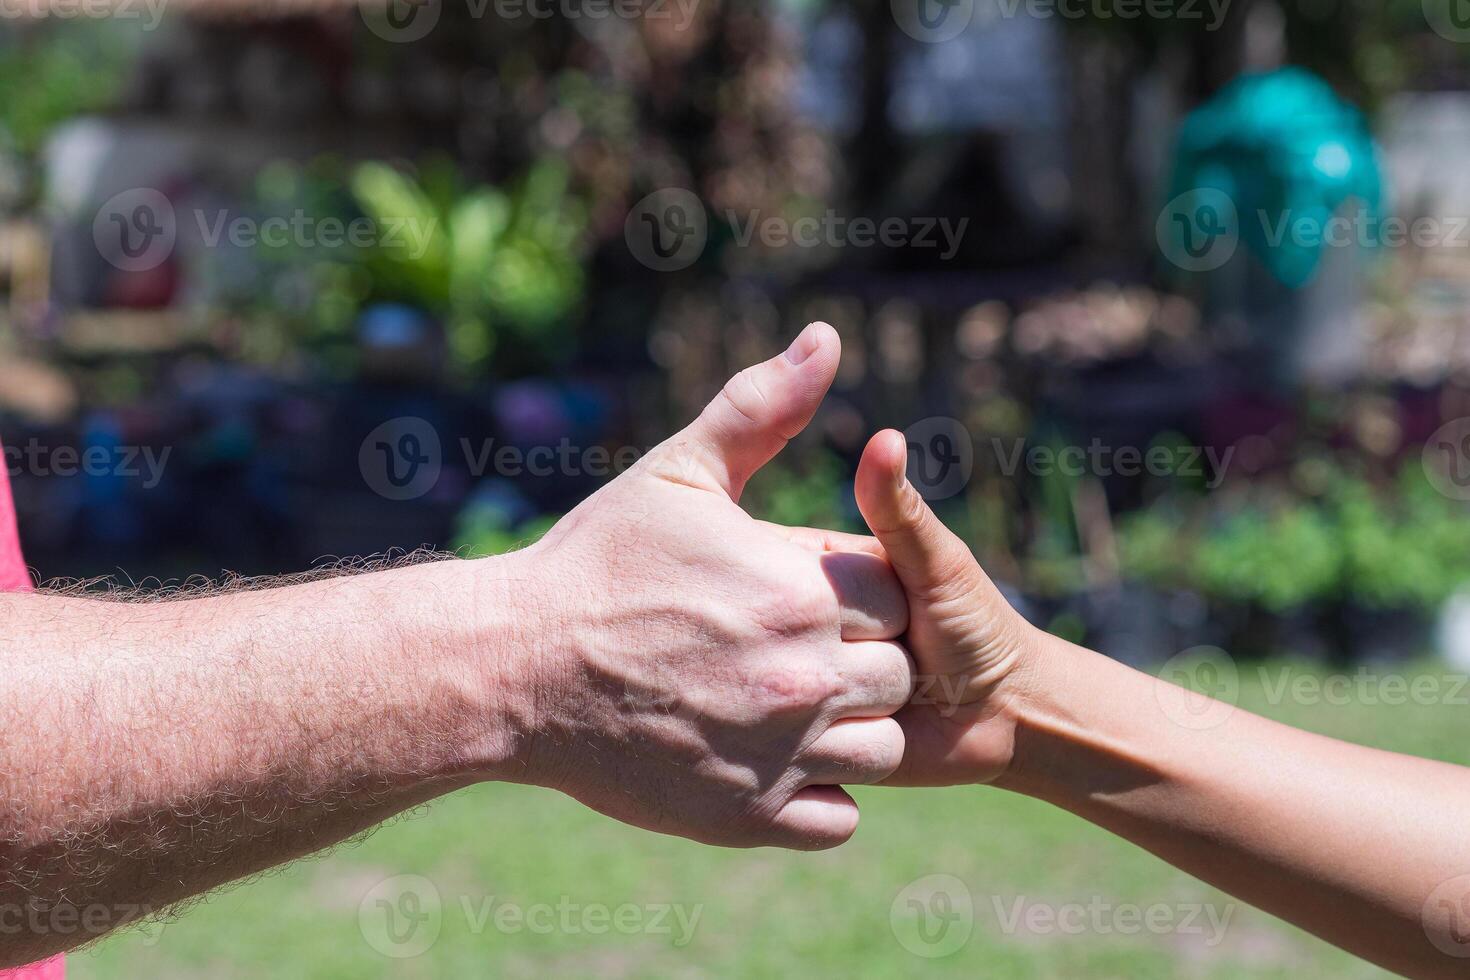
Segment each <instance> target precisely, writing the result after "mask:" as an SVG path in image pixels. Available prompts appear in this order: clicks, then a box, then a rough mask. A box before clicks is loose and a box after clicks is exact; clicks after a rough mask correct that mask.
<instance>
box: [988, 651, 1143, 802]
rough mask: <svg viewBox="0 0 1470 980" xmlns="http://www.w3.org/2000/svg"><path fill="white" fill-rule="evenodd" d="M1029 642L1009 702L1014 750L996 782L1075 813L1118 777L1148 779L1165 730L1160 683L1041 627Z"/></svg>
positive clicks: (1104, 790)
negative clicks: (1159, 727) (1162, 728)
mask: <svg viewBox="0 0 1470 980" xmlns="http://www.w3.org/2000/svg"><path fill="white" fill-rule="evenodd" d="M1033 629H1034V628H1033ZM1030 646H1031V649H1030V655H1029V656H1028V657H1027V658H1026V660H1025V666H1024V668H1023V669H1022V670H1021V671H1020V672H1019V674H1018V676H1017V677H1016V678H1015V680H1016V682H1017V683H1016V685H1015V690H1014V693H1013V696H1012V698H1011V700H1010V702H1009V711H1010V713H1011V717H1012V719H1013V724H1014V750H1013V753H1012V757H1011V760H1010V764H1009V765H1008V766H1007V767H1006V770H1005V772H1004V774H1003V776H1002V777H1001V778H1000V779H998V780H996V782H995V785H997V786H1000V787H1001V788H1004V789H1007V790H1011V791H1013V792H1017V793H1021V794H1023V795H1026V796H1032V797H1036V798H1038V799H1043V800H1046V801H1048V802H1051V803H1054V804H1057V805H1059V806H1062V807H1065V808H1067V809H1073V810H1075V809H1077V808H1078V807H1079V806H1081V805H1083V804H1084V803H1085V801H1086V800H1087V799H1089V798H1091V797H1092V796H1094V795H1095V794H1097V793H1099V792H1107V791H1108V787H1109V786H1111V785H1112V784H1113V783H1114V782H1115V781H1118V780H1122V781H1124V782H1127V781H1128V780H1131V779H1137V780H1144V781H1147V780H1148V779H1149V777H1150V773H1151V772H1152V766H1151V765H1150V764H1149V763H1148V762H1147V761H1146V760H1147V759H1149V758H1150V753H1151V749H1150V745H1151V743H1152V742H1153V740H1155V739H1156V738H1160V737H1162V736H1163V735H1167V734H1168V733H1167V732H1165V733H1160V732H1159V731H1158V730H1157V722H1158V720H1159V719H1158V718H1157V717H1156V716H1157V715H1158V714H1159V705H1158V700H1157V696H1156V692H1155V691H1154V686H1155V685H1156V684H1157V683H1158V682H1157V681H1156V680H1155V679H1154V678H1151V677H1149V676H1147V675H1145V674H1142V673H1139V672H1138V671H1136V670H1133V669H1132V668H1130V667H1127V666H1124V665H1123V664H1120V663H1118V662H1116V661H1114V660H1111V659H1109V658H1108V657H1106V656H1104V655H1102V654H1100V653H1096V652H1094V651H1092V650H1087V649H1084V648H1083V647H1079V646H1077V645H1076V644H1073V643H1070V642H1068V641H1066V640H1063V639H1061V638H1059V637H1056V636H1052V635H1050V634H1048V633H1045V632H1044V631H1042V630H1040V629H1034V634H1033V636H1032V638H1031V640H1030ZM1153 775H1157V773H1153Z"/></svg>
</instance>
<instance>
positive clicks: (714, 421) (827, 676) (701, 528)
mask: <svg viewBox="0 0 1470 980" xmlns="http://www.w3.org/2000/svg"><path fill="white" fill-rule="evenodd" d="M840 356H841V347H840V341H839V340H838V337H837V333H836V331H834V330H833V329H832V328H831V327H830V326H827V325H826V324H813V325H811V326H810V327H808V328H807V329H806V330H805V331H804V332H803V333H802V334H801V336H800V337H798V338H797V339H796V341H795V342H794V343H793V344H792V345H791V347H790V349H789V350H787V351H786V352H785V353H783V354H781V355H779V356H777V357H775V358H773V359H772V360H770V361H767V362H765V363H764V364H760V365H757V366H755V367H752V368H749V369H748V370H746V371H744V372H742V373H741V374H739V375H737V376H736V377H735V378H734V379H732V380H731V381H730V382H729V384H728V385H726V386H725V389H724V390H723V391H722V392H721V393H720V395H719V396H718V397H717V398H716V399H715V400H714V402H712V403H711V404H710V405H709V407H708V408H706V409H705V411H704V413H703V414H702V415H701V416H700V417H699V419H698V420H696V421H695V422H694V423H693V424H692V425H691V426H689V428H687V429H685V430H684V431H683V432H681V433H680V434H678V435H677V436H675V437H674V438H672V439H670V440H669V441H668V442H666V443H664V444H663V445H661V446H659V447H658V448H657V449H655V450H654V451H653V452H651V453H650V454H649V455H648V456H647V457H645V458H644V459H643V460H642V461H640V462H639V464H638V465H637V466H635V467H634V468H633V469H631V470H630V471H629V472H627V473H626V474H624V475H623V476H622V477H621V478H620V479H618V480H616V481H614V482H613V483H611V484H609V485H608V486H607V487H605V488H603V489H602V490H601V491H600V492H598V493H597V494H596V495H594V496H593V497H591V498H590V499H588V500H587V501H586V502H585V503H584V504H583V505H582V506H580V507H578V508H577V509H576V510H575V511H574V512H573V513H572V514H570V515H569V516H568V517H567V518H566V519H565V520H563V521H562V522H561V523H560V524H558V525H557V526H556V527H555V528H554V529H553V530H552V532H551V533H550V534H549V535H547V537H546V538H545V539H544V540H543V541H541V542H540V543H539V544H537V545H536V546H534V547H532V548H530V549H528V550H527V551H525V552H522V553H520V554H519V555H517V556H516V557H515V559H514V561H515V562H516V563H517V564H518V566H519V569H518V577H520V578H521V580H522V581H524V582H526V584H527V585H529V586H531V589H530V590H529V591H530V592H531V593H532V594H533V595H534V596H535V599H534V601H533V602H532V603H531V609H530V611H529V613H528V615H529V617H530V622H529V623H528V624H526V625H527V629H526V631H525V636H526V637H527V639H526V643H527V646H528V649H527V651H526V654H525V656H526V662H525V664H524V665H523V668H522V669H523V672H524V671H529V673H530V676H532V677H534V684H533V685H532V687H531V689H530V693H529V700H528V702H527V703H526V704H525V705H523V708H522V713H524V714H525V715H526V716H527V717H528V718H529V719H530V723H529V725H528V726H527V727H528V728H529V730H530V732H531V733H532V734H531V735H529V736H528V737H527V739H526V742H527V748H526V749H525V751H524V753H523V762H524V766H525V772H524V776H523V777H522V778H523V779H524V780H525V781H527V782H533V783H537V784H540V785H545V786H550V787H553V788H555V789H558V790H561V791H563V792H565V793H568V794H570V795H571V796H573V797H575V798H576V799H578V800H580V801H581V802H583V803H585V804H586V805H588V806H590V807H592V808H594V809H596V810H599V811H601V812H603V813H606V814H608V815H610V816H613V817H616V818H618V819H620V820H623V821H626V822H627V823H630V824H633V825H635V826H638V827H643V828H646V829H649V830H655V831H660V832H664V833H669V834H677V835H679V836H683V837H689V838H692V839H694V840H697V841H701V842H705V843H712V844H722V845H728V846H736V847H750V846H761V845H777V846H783V847H790V848H800V849H818V848H826V847H832V846H835V845H838V844H841V843H842V842H844V841H846V840H847V839H848V838H849V837H850V836H851V835H852V834H853V832H854V830H855V829H856V827H857V821H858V813H857V807H856V805H855V804H854V803H853V801H852V799H851V797H849V796H848V795H847V794H846V793H845V792H844V791H843V790H842V789H841V788H840V786H841V784H844V783H877V782H881V781H882V780H884V779H886V778H887V777H888V776H889V775H890V774H892V773H893V771H894V770H895V769H896V768H897V766H898V765H899V762H900V760H901V759H902V757H903V753H904V739H903V734H902V732H901V730H900V728H899V726H898V724H897V722H895V721H893V720H892V718H891V717H890V716H891V715H892V714H893V713H894V712H895V711H897V710H898V709H899V708H900V707H902V706H903V705H904V704H905V702H906V701H907V700H908V698H909V695H910V692H911V686H912V665H911V661H910V660H909V657H908V655H907V654H906V652H905V651H904V649H903V648H902V647H900V646H899V645H898V644H897V643H895V642H893V640H894V639H895V638H896V637H898V636H900V635H901V634H902V633H903V632H904V630H905V629H906V628H907V625H908V623H907V604H906V602H905V599H904V595H903V591H902V589H901V588H900V586H899V584H898V581H897V579H896V578H895V577H894V575H893V573H892V570H891V569H890V568H889V566H888V563H887V562H886V561H884V560H883V559H882V558H880V557H878V556H876V555H872V554H849V553H843V552H840V551H834V550H828V549H829V547H831V545H830V543H829V542H830V541H835V540H840V539H837V538H832V539H825V538H823V537H822V536H821V535H810V534H803V533H800V532H788V531H784V530H782V529H780V528H776V527H772V526H769V525H765V524H762V523H759V522H757V521H755V520H753V519H752V518H751V517H750V516H749V515H747V514H746V513H745V512H744V511H742V510H741V509H740V507H739V506H738V501H739V499H740V494H741V490H742V488H743V487H744V485H745V483H746V481H747V480H748V479H749V478H750V476H751V475H752V474H754V473H755V471H756V470H758V469H759V468H760V467H761V466H763V465H765V464H766V463H767V462H768V461H769V460H770V459H771V458H772V457H774V456H775V455H776V454H777V453H779V452H780V451H781V449H782V448H783V447H784V446H785V445H786V443H787V441H788V440H790V439H791V438H792V437H793V436H795V435H796V434H797V433H799V432H801V430H802V429H803V428H804V427H805V426H806V425H807V423H808V422H809V421H810V420H811V418H812V416H813V415H814V414H815V412H816V410H817V407H818V405H819V404H820V402H821V400H822V398H823V397H824V396H825V394H826V392H827V389H828V388H829V387H830V385H831V383H832V379H833V377H834V376H835V374H836V371H837V363H838V360H839V358H840Z"/></svg>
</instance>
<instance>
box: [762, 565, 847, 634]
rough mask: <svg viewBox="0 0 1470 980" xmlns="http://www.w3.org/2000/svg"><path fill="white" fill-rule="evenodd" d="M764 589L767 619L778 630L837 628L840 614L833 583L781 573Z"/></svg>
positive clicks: (781, 631) (800, 630)
mask: <svg viewBox="0 0 1470 980" xmlns="http://www.w3.org/2000/svg"><path fill="white" fill-rule="evenodd" d="M764 592H765V594H766V596H767V597H768V599H767V600H766V601H767V608H766V617H765V619H766V622H767V623H768V624H769V626H770V627H771V628H772V629H773V630H775V631H776V632H778V633H783V634H790V633H802V632H806V631H808V630H811V629H814V628H827V627H835V626H836V624H837V622H838V619H839V616H840V614H841V610H840V609H839V608H838V605H837V598H836V596H835V595H834V594H833V593H832V588H831V586H830V585H829V584H828V583H827V582H826V580H825V578H823V577H821V576H813V575H785V576H779V577H777V578H775V579H774V580H772V581H770V582H768V583H767V584H766V585H765V587H764Z"/></svg>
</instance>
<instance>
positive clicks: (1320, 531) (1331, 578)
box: [1118, 464, 1470, 612]
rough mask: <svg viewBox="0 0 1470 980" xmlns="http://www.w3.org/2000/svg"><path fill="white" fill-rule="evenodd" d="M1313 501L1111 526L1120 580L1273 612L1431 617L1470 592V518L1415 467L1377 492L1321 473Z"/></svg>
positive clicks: (1182, 510)
mask: <svg viewBox="0 0 1470 980" xmlns="http://www.w3.org/2000/svg"><path fill="white" fill-rule="evenodd" d="M1326 465H1327V470H1326V474H1325V479H1324V481H1323V483H1324V486H1325V490H1324V492H1322V493H1321V494H1320V495H1318V496H1304V497H1298V498H1292V499H1289V500H1285V501H1282V500H1276V501H1274V502H1270V503H1267V502H1264V501H1259V500H1252V501H1249V502H1247V503H1245V504H1243V505H1241V504H1232V505H1230V506H1231V507H1233V509H1231V510H1228V511H1227V510H1226V509H1225V505H1221V504H1217V503H1216V502H1215V499H1214V498H1210V497H1198V498H1192V499H1190V500H1187V501H1186V500H1179V499H1173V500H1167V501H1164V502H1161V503H1159V504H1156V505H1155V506H1153V507H1150V508H1147V509H1145V510H1143V511H1140V512H1138V513H1137V514H1133V515H1131V516H1129V517H1127V518H1125V519H1124V520H1122V521H1120V522H1119V528H1118V542H1119V556H1120V560H1121V562H1122V566H1123V570H1124V574H1125V575H1126V576H1127V577H1129V578H1130V579H1133V580H1135V581H1140V582H1145V583H1148V584H1150V585H1154V586H1156V587H1159V588H1187V589H1194V590H1197V591H1199V592H1201V593H1203V594H1205V595H1208V596H1210V597H1211V598H1214V599H1218V600H1221V601H1226V602H1232V603H1249V604H1255V605H1259V606H1261V607H1263V608H1265V609H1268V610H1271V611H1273V612H1285V611H1287V610H1290V609H1294V608H1298V607H1301V606H1305V605H1310V604H1313V603H1318V602H1326V601H1335V602H1343V601H1345V602H1352V603H1355V604H1357V605H1360V606H1364V607H1366V608H1370V609H1382V610H1395V609H1402V610H1421V611H1432V610H1434V609H1435V608H1437V607H1438V606H1439V604H1440V603H1442V602H1443V601H1444V600H1445V599H1446V598H1448V597H1449V596H1450V595H1451V594H1453V593H1454V592H1455V591H1456V590H1457V589H1459V588H1461V587H1463V586H1464V585H1465V584H1466V583H1467V582H1470V513H1467V512H1466V509H1465V506H1464V505H1463V504H1461V503H1459V502H1457V501H1453V500H1448V499H1446V498H1445V497H1443V496H1441V495H1439V494H1438V493H1436V492H1435V491H1434V489H1433V487H1431V486H1430V485H1429V484H1428V482H1427V481H1426V480H1425V479H1424V476H1423V474H1422V472H1420V471H1419V469H1418V468H1417V467H1416V466H1413V465H1409V466H1405V467H1404V469H1403V470H1402V472H1401V473H1400V474H1399V476H1398V478H1397V479H1396V480H1395V481H1394V483H1393V484H1392V485H1390V486H1387V487H1377V486H1374V485H1373V484H1371V483H1370V482H1368V481H1367V480H1364V479H1363V478H1362V477H1360V476H1357V475H1355V474H1352V473H1349V472H1346V471H1345V470H1343V469H1342V468H1341V467H1337V466H1333V465H1331V464H1326Z"/></svg>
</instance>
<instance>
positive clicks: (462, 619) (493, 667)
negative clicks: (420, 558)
mask: <svg viewBox="0 0 1470 980" xmlns="http://www.w3.org/2000/svg"><path fill="white" fill-rule="evenodd" d="M421 573H422V574H421V579H420V581H419V582H418V583H417V584H416V587H415V591H417V592H418V593H419V594H420V595H421V596H432V597H433V599H434V601H433V605H434V607H435V608H434V609H433V610H432V611H431V612H430V615H431V616H432V617H433V619H434V622H435V624H436V626H435V629H434V635H435V636H436V641H435V643H434V644H433V647H434V649H433V652H432V657H431V659H432V662H433V663H434V664H435V665H436V666H437V669H435V670H429V671H425V672H424V674H423V675H422V677H421V680H422V681H423V682H424V685H423V686H424V687H425V690H424V692H423V696H424V697H427V698H430V699H435V700H439V701H441V702H444V703H445V704H447V705H450V706H451V707H450V708H449V710H450V711H451V712H452V713H453V715H454V720H453V721H452V723H451V724H449V725H448V726H446V734H447V735H448V737H447V738H446V739H444V742H445V744H444V745H442V746H441V747H440V748H439V749H438V751H439V752H440V753H441V755H442V757H443V760H444V761H443V765H444V766H445V767H446V768H447V769H448V770H449V771H448V772H447V773H446V774H447V775H449V776H451V777H452V778H459V779H465V780H469V781H475V782H486V781H495V782H518V783H532V782H536V781H537V778H536V772H535V769H536V766H535V762H536V759H535V751H534V748H535V732H536V730H537V725H538V713H539V711H540V710H541V709H542V700H543V697H542V692H541V690H540V688H541V680H542V677H543V675H544V666H543V660H544V657H543V655H542V651H543V647H544V646H545V640H546V638H547V637H548V636H549V635H551V634H552V633H553V632H554V631H553V630H552V628H551V627H552V625H553V624H552V617H551V616H550V615H549V610H548V609H546V608H545V602H546V597H548V596H551V595H554V594H555V590H553V589H549V588H546V587H545V586H544V584H543V583H542V582H541V580H540V576H539V575H538V569H537V562H536V558H535V549H526V550H525V551H520V552H515V553H513V554H509V555H502V556H498V557H494V558H480V559H467V560H458V561H446V562H440V563H436V564H433V565H425V566H422V567H421Z"/></svg>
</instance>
